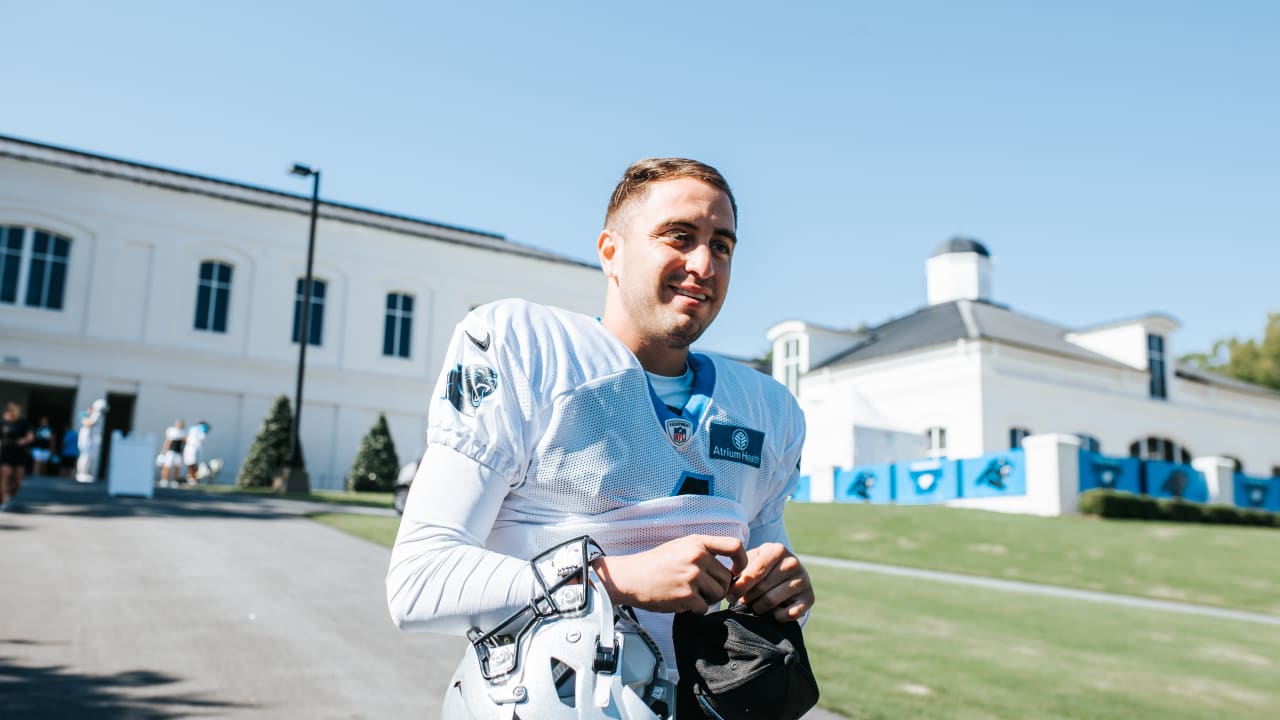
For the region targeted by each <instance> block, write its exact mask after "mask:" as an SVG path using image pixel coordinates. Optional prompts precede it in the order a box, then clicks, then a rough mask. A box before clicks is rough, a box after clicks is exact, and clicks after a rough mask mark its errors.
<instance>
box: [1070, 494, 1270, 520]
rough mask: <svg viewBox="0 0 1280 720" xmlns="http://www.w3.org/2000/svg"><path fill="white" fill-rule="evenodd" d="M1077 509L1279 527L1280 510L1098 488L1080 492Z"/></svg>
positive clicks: (1124, 515)
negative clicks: (1153, 496)
mask: <svg viewBox="0 0 1280 720" xmlns="http://www.w3.org/2000/svg"><path fill="white" fill-rule="evenodd" d="M1080 512H1081V513H1083V514H1085V515H1097V516H1099V517H1104V518H1112V519H1115V520H1166V521H1169V522H1199V523H1216V524H1221V525H1255V526H1262V527H1280V513H1274V512H1268V511H1266V510H1256V509H1253V508H1236V507H1228V506H1226V505H1202V504H1200V503H1193V502H1187V501H1186V500H1183V499H1181V498H1164V499H1160V500H1157V499H1155V498H1152V497H1148V496H1146V495H1134V494H1133V493H1127V492H1123V491H1121V490H1107V489H1101V488H1099V489H1094V490H1087V491H1085V492H1084V493H1082V494H1081V495H1080Z"/></svg>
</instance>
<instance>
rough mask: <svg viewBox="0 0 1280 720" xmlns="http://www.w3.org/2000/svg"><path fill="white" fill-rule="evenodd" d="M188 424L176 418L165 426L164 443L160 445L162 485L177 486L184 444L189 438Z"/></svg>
mask: <svg viewBox="0 0 1280 720" xmlns="http://www.w3.org/2000/svg"><path fill="white" fill-rule="evenodd" d="M186 428H187V425H186V423H184V422H183V421H181V420H175V421H174V422H173V425H171V426H169V427H167V428H165V431H164V445H162V446H161V447H160V487H177V486H178V475H179V473H181V472H182V446H183V443H185V442H186V438H187V429H186Z"/></svg>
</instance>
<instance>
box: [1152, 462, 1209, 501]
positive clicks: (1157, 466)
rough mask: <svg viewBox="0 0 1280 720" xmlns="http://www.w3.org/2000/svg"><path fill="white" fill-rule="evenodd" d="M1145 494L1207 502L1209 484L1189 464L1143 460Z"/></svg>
mask: <svg viewBox="0 0 1280 720" xmlns="http://www.w3.org/2000/svg"><path fill="white" fill-rule="evenodd" d="M1143 465H1145V466H1146V473H1147V494H1148V495H1150V496H1151V497H1154V498H1174V497H1180V498H1182V499H1184V500H1189V501H1191V502H1198V503H1202V502H1209V484H1208V483H1206V482H1205V480H1204V476H1203V475H1201V474H1200V471H1198V470H1196V469H1195V468H1193V467H1191V466H1190V465H1183V464H1182V463H1171V462H1165V461H1163V460H1144V461H1143Z"/></svg>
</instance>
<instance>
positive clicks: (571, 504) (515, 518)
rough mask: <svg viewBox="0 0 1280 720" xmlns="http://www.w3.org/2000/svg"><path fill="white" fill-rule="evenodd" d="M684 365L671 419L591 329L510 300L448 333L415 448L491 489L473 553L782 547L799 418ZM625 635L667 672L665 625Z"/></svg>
mask: <svg viewBox="0 0 1280 720" xmlns="http://www.w3.org/2000/svg"><path fill="white" fill-rule="evenodd" d="M689 363H690V365H691V367H692V368H693V370H694V373H695V381H694V387H693V395H692V397H691V398H690V399H689V401H688V402H687V403H686V405H685V407H684V408H683V409H682V412H681V413H679V414H676V413H673V412H672V411H671V410H670V409H668V408H667V407H666V406H665V405H663V403H662V401H661V400H659V399H658V398H657V396H656V395H655V394H654V392H653V390H652V389H651V387H650V384H649V381H648V378H647V377H646V374H645V372H644V369H643V368H642V367H641V366H640V364H639V362H638V361H637V360H636V358H635V356H634V355H633V354H632V353H631V351H630V350H629V349H628V348H627V347H626V346H625V345H623V344H622V342H621V341H620V340H618V339H617V338H616V337H615V336H614V335H613V334H612V333H610V332H609V331H608V330H606V329H605V328H604V327H603V326H602V325H601V324H600V323H599V321H597V320H595V319H593V318H590V317H587V316H585V315H579V314H576V313H570V312H567V311H563V310H559V309H554V308H549V307H544V306H540V305H535V304H532V303H528V302H524V301H520V300H505V301H500V302H497V303H492V304H489V305H485V306H481V307H479V308H476V309H475V310H474V311H472V313H471V314H470V315H468V316H467V318H466V319H464V320H463V322H462V323H461V324H460V325H459V326H458V328H457V330H456V331H455V333H454V337H453V340H452V343H451V345H450V349H449V359H448V360H447V361H446V363H445V369H444V371H443V373H442V375H441V378H440V381H439V383H438V384H437V387H436V393H435V398H436V399H435V400H433V404H432V407H431V411H430V423H429V429H428V435H427V439H428V442H429V443H430V444H440V445H444V446H446V447H448V448H451V449H452V450H454V451H456V452H458V453H460V454H462V455H465V456H466V457H468V458H471V459H472V460H473V461H475V462H477V463H480V464H481V465H483V466H485V467H487V468H488V469H489V470H491V471H492V472H493V474H495V475H497V476H498V477H501V478H503V479H505V481H506V483H507V485H508V490H507V495H506V497H505V499H504V500H503V501H502V505H501V508H500V510H499V511H498V514H497V518H496V520H495V522H494V524H493V527H492V529H491V530H490V531H489V534H488V537H487V539H486V540H485V543H484V545H485V547H486V548H487V549H488V550H491V551H495V552H498V553H502V554H505V555H510V556H514V557H518V558H521V559H529V558H531V557H533V556H534V555H536V554H538V553H539V552H541V551H543V550H545V549H547V548H549V547H551V546H553V545H556V544H559V543H561V542H564V541H566V540H569V539H572V538H574V537H577V536H579V535H584V534H585V535H590V536H591V537H592V538H593V539H594V540H595V541H596V542H597V543H599V545H600V546H601V548H603V549H604V551H605V552H606V553H607V554H610V555H615V554H630V553H635V552H641V551H644V550H649V549H652V548H654V547H656V546H657V545H660V544H662V543H664V542H666V541H668V540H672V539H675V538H679V537H683V536H685V535H690V534H707V535H720V536H728V537H735V538H738V539H740V540H742V541H743V542H744V543H746V544H747V546H748V547H753V546H755V545H759V544H761V543H762V542H766V541H783V542H785V540H786V535H785V532H784V531H783V530H782V513H783V509H784V505H785V502H786V498H787V497H788V495H789V494H790V493H791V492H792V491H793V489H794V486H795V482H796V475H797V469H796V468H797V465H798V463H799V457H800V449H801V445H802V443H803V439H804V420H803V416H802V414H801V412H800V409H799V407H798V406H797V404H796V402H795V400H794V399H793V398H792V396H791V395H790V393H788V392H787V391H786V390H785V389H784V388H783V387H782V386H781V385H780V384H778V383H777V382H775V381H774V380H773V379H772V378H769V377H768V376H766V375H763V374H761V373H759V372H756V371H755V370H751V369H749V368H746V367H744V366H742V365H740V364H738V363H735V362H726V361H723V360H720V359H718V358H714V357H711V356H707V355H700V354H690V357H689ZM641 621H642V623H643V624H644V625H645V627H646V630H648V631H649V632H650V633H651V634H652V635H653V636H654V639H655V640H657V641H658V643H659V645H660V646H662V649H663V652H664V653H665V654H666V657H668V658H670V657H673V655H672V654H669V653H671V642H670V616H669V615H657V614H652V613H641Z"/></svg>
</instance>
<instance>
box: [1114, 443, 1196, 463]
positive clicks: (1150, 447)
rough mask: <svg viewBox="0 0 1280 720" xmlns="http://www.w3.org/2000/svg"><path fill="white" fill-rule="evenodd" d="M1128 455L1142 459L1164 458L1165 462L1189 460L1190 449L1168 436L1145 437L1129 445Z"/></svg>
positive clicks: (1185, 461)
mask: <svg viewBox="0 0 1280 720" xmlns="http://www.w3.org/2000/svg"><path fill="white" fill-rule="evenodd" d="M1129 456H1130V457H1136V458H1141V459H1143V460H1164V461H1165V462H1179V463H1182V464H1184V465H1185V464H1187V463H1190V462H1191V451H1190V450H1187V449H1186V448H1185V447H1182V446H1181V445H1179V444H1178V443H1176V442H1174V441H1172V440H1170V439H1169V438H1162V437H1155V436H1152V437H1147V438H1143V439H1142V440H1138V441H1135V442H1134V443H1132V444H1131V445H1129Z"/></svg>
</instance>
